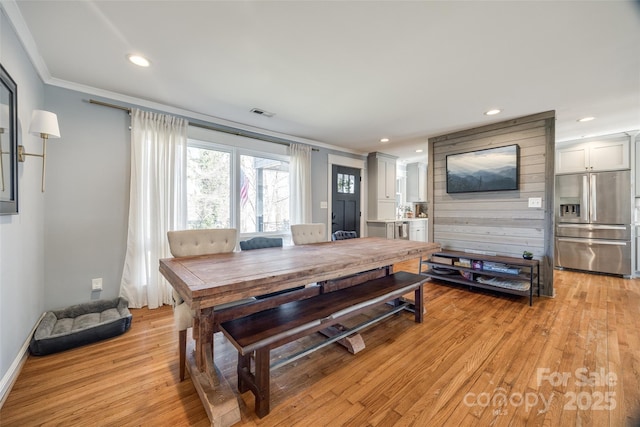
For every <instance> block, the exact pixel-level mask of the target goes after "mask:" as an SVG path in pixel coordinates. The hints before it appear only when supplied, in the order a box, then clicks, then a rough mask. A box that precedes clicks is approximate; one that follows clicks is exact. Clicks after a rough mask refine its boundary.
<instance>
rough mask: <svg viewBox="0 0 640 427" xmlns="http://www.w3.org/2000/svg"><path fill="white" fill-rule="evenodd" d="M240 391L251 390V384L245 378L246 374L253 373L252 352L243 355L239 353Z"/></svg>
mask: <svg viewBox="0 0 640 427" xmlns="http://www.w3.org/2000/svg"><path fill="white" fill-rule="evenodd" d="M237 373H238V391H239V392H240V393H244V392H246V391H249V386H248V384H247V382H246V380H245V378H246V375H245V374H250V373H251V353H249V354H246V355H244V356H243V355H241V354H240V353H238V370H237Z"/></svg>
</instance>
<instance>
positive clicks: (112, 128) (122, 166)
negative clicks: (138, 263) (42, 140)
mask: <svg viewBox="0 0 640 427" xmlns="http://www.w3.org/2000/svg"><path fill="white" fill-rule="evenodd" d="M88 98H89V97H88V96H87V95H86V94H82V93H79V92H74V91H70V90H66V89H61V88H57V87H52V86H47V87H46V90H45V100H46V102H45V103H46V109H47V110H49V111H54V112H56V114H58V122H59V125H60V134H61V138H60V139H59V140H53V142H51V143H49V145H48V150H47V156H48V159H47V204H46V208H47V209H46V216H45V301H46V303H45V309H57V308H62V307H65V306H68V305H70V304H77V303H81V302H85V301H87V300H89V299H99V298H115V297H117V296H118V294H119V290H120V279H121V276H122V266H123V263H124V256H125V250H126V244H127V218H128V211H129V164H130V132H129V124H130V119H129V116H128V114H127V113H126V112H124V111H121V110H116V109H112V108H105V107H101V106H97V105H93V104H89V103H88V102H87V101H86V100H87V99H88ZM93 278H102V280H103V291H102V292H92V291H91V279H93Z"/></svg>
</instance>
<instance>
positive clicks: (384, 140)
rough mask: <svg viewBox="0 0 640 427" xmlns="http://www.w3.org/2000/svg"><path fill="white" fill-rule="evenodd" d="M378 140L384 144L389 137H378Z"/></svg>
mask: <svg viewBox="0 0 640 427" xmlns="http://www.w3.org/2000/svg"><path fill="white" fill-rule="evenodd" d="M380 142H382V143H383V144H384V143H385V142H389V138H381V139H380Z"/></svg>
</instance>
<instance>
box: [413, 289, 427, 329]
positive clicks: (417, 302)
mask: <svg viewBox="0 0 640 427" xmlns="http://www.w3.org/2000/svg"><path fill="white" fill-rule="evenodd" d="M413 298H414V303H413V306H414V311H415V316H416V323H422V321H423V319H424V289H423V285H420V286H418V289H416V291H415V294H414V297H413Z"/></svg>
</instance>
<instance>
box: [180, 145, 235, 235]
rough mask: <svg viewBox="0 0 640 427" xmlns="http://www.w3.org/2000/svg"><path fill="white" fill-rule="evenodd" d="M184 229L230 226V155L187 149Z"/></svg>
mask: <svg viewBox="0 0 640 427" xmlns="http://www.w3.org/2000/svg"><path fill="white" fill-rule="evenodd" d="M187 210H188V216H187V227H188V228H190V229H195V228H230V227H231V154H230V153H227V152H224V151H216V150H210V149H206V148H199V147H188V148H187Z"/></svg>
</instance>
